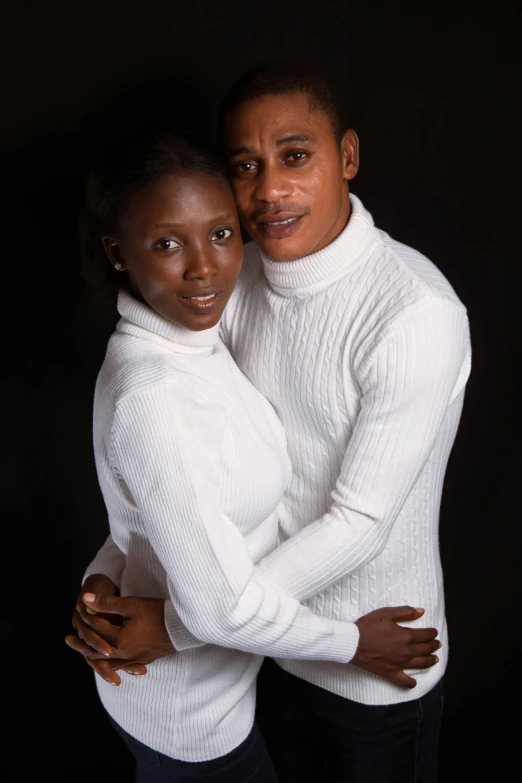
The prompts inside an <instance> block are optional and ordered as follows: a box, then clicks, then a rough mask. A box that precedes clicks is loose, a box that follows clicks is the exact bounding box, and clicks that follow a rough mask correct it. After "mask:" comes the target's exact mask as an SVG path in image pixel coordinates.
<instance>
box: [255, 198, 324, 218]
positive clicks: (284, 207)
mask: <svg viewBox="0 0 522 783" xmlns="http://www.w3.org/2000/svg"><path fill="white" fill-rule="evenodd" d="M279 212H295V213H296V214H298V215H311V214H312V208H311V207H310V206H309V205H308V204H299V205H297V204H286V203H285V202H283V201H281V202H279V203H278V204H270V205H268V204H267V206H266V207H263V208H262V209H256V211H255V212H252V214H251V215H250V220H253V221H254V222H255V221H257V220H258V219H259V218H260V217H265V216H266V215H277V214H278V213H279Z"/></svg>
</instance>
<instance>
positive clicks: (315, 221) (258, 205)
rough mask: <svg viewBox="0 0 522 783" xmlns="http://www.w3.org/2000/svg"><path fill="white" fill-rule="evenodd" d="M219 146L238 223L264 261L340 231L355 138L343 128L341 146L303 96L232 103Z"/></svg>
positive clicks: (300, 252)
mask: <svg viewBox="0 0 522 783" xmlns="http://www.w3.org/2000/svg"><path fill="white" fill-rule="evenodd" d="M224 143H225V153H226V155H227V159H228V162H229V166H230V176H231V184H232V189H233V191H234V196H235V199H236V204H237V208H238V211H239V215H240V217H241V221H242V223H243V226H244V228H245V229H246V230H247V231H248V233H249V234H250V236H251V237H252V239H253V240H254V241H255V242H256V243H257V244H258V245H259V247H260V248H261V250H262V251H263V252H264V253H265V254H266V255H267V256H269V257H270V258H272V259H274V260H275V261H293V260H295V259H296V258H301V257H302V256H306V255H310V253H314V252H316V251H317V250H320V249H321V248H323V247H325V246H326V245H328V244H330V242H332V241H333V240H334V239H335V238H336V237H337V236H338V235H339V234H340V233H341V231H342V230H343V229H344V227H345V226H346V223H347V222H348V218H349V217H350V199H349V195H348V184H347V182H348V180H350V179H352V178H353V177H354V176H355V174H356V173H357V166H358V141H357V136H356V134H355V133H354V132H353V131H347V132H346V133H345V134H344V136H343V139H342V141H341V142H340V143H339V142H338V141H337V139H336V137H335V134H334V130H333V128H332V124H331V122H330V119H329V118H328V117H327V116H326V115H325V114H324V113H323V112H322V111H320V110H313V111H310V106H309V100H308V96H307V95H305V94H304V93H292V94H289V95H265V96H263V97H261V98H254V99H252V100H249V101H247V102H246V103H244V104H241V105H239V106H237V107H236V108H235V109H233V110H232V111H231V112H230V113H229V115H228V117H227V119H226V125H225V138H224Z"/></svg>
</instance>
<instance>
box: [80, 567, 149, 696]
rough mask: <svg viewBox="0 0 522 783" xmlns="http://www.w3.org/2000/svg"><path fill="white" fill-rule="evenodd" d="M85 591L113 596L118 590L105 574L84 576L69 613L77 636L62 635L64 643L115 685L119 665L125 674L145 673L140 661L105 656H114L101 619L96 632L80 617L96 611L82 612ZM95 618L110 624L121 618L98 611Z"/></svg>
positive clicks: (119, 622)
mask: <svg viewBox="0 0 522 783" xmlns="http://www.w3.org/2000/svg"><path fill="white" fill-rule="evenodd" d="M88 591H90V592H96V593H99V594H104V595H108V596H117V595H118V593H119V590H118V588H117V586H116V585H115V584H114V582H113V581H112V580H111V579H109V577H107V576H105V575H103V574H93V575H91V576H89V577H87V579H86V580H85V582H84V583H83V587H82V591H81V593H80V595H79V596H78V599H77V601H76V606H75V608H74V614H73V617H72V624H73V626H74V628H75V629H76V631H77V633H78V636H76V635H74V634H70V635H69V636H67V637H66V639H65V641H66V643H67V644H68V645H69V647H71V648H72V649H73V650H76V651H77V652H79V653H81V654H82V655H83V657H84V658H85V660H86V662H87V663H88V664H89V666H90V667H91V668H92V669H94V671H95V672H96V673H97V674H99V675H100V677H103V678H104V679H105V680H107V682H110V683H111V684H112V685H119V684H120V683H121V679H120V677H119V675H118V674H116V671H117V670H118V669H122V670H123V671H126V672H128V673H129V674H146V673H147V668H146V667H145V666H143V665H141V664H136V663H135V662H134V661H130V660H126V659H120V658H117V657H110V658H109V656H114V650H113V649H112V647H111V646H110V645H109V644H107V641H106V640H105V639H104V637H103V632H104V630H105V629H106V627H107V626H106V624H105V623H103V622H102V623H100V624H99V626H98V630H99V631H100V633H96V631H95V630H93V628H92V626H91V625H90V622H89V621H87V622H85V621H84V617H86V618H88V620H90V619H91V618H90V616H89V615H91V614H92V615H95V614H96V612H95V611H94V610H92V609H86V611H85V615H83V614H82V613H83V611H84V609H85V606H84V603H83V595H84V593H85V592H88ZM81 612H82V613H81ZM98 619H99V620H102V621H103V620H105V621H106V623H108V624H109V625H111V626H114V625H121V623H122V621H123V618H122V617H119V616H118V615H116V614H112V615H105V616H103V615H98Z"/></svg>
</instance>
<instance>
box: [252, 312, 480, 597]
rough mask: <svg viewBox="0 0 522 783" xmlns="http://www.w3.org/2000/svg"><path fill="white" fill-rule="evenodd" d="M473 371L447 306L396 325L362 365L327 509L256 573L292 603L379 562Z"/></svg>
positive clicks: (460, 316) (462, 318)
mask: <svg viewBox="0 0 522 783" xmlns="http://www.w3.org/2000/svg"><path fill="white" fill-rule="evenodd" d="M470 367H471V349H470V342H469V330H468V321H467V316H466V312H465V309H464V308H463V307H462V306H459V305H456V304H453V303H451V302H449V301H446V300H435V301H433V300H432V301H430V302H424V303H422V304H419V305H417V306H416V307H415V308H414V309H410V310H408V311H406V312H403V313H402V314H401V315H400V316H398V317H397V318H396V320H395V321H393V322H392V323H391V324H390V325H389V326H388V327H386V329H385V331H383V333H382V335H381V336H380V337H379V338H378V339H377V340H376V341H375V344H374V347H373V349H372V350H371V351H370V352H368V355H367V356H366V357H365V358H364V360H363V361H362V362H361V365H360V372H359V382H360V385H361V389H362V399H361V407H360V412H359V415H358V418H357V421H356V424H355V427H354V430H353V434H352V437H351V439H350V442H349V444H348V448H347V451H346V454H345V457H344V460H343V463H342V467H341V472H340V475H339V478H338V480H337V482H336V485H335V488H334V490H333V491H332V495H331V506H330V508H329V510H328V512H327V513H325V514H324V516H322V517H321V518H319V519H317V520H316V521H314V522H312V523H311V524H309V525H307V526H306V527H305V528H304V529H303V530H301V531H299V533H297V534H295V535H294V536H292V537H291V538H289V539H288V540H287V541H285V542H284V543H283V544H282V545H281V546H279V547H278V548H277V549H276V550H274V551H273V552H272V553H270V554H269V555H267V557H266V558H264V559H263V560H262V561H261V562H260V563H259V564H258V565H257V567H256V579H260V580H265V579H266V580H270V582H271V583H272V584H277V585H279V587H281V588H283V589H284V590H285V591H286V592H287V593H289V594H290V595H292V596H294V597H295V598H297V599H298V600H300V601H304V600H305V599H307V598H309V597H311V596H313V595H315V594H317V593H320V592H321V591H323V590H325V589H326V588H327V587H329V586H330V585H332V584H334V583H335V582H337V581H339V580H340V579H342V578H343V577H345V576H347V575H348V574H351V573H353V572H354V571H357V570H358V569H359V568H361V567H363V566H364V565H366V564H367V563H368V562H370V561H371V560H373V559H374V558H375V557H377V556H378V555H379V554H380V553H381V552H382V550H383V549H384V547H385V546H386V542H387V540H388V537H389V535H390V532H391V530H392V526H393V523H394V522H395V520H396V518H397V516H398V514H399V512H400V510H401V508H402V506H403V504H404V502H405V500H406V498H407V497H408V495H409V494H410V492H411V491H412V489H413V487H414V485H415V482H416V481H417V479H418V477H419V475H420V473H421V471H422V469H423V467H424V465H425V464H426V462H427V460H428V458H429V456H430V453H431V451H432V449H433V446H434V443H435V440H436V438H437V434H438V432H439V428H440V426H441V423H442V420H443V417H444V415H445V413H446V411H447V410H448V407H449V406H450V405H452V404H453V403H454V402H455V404H459V402H458V401H456V400H457V397H459V396H460V395H461V394H462V392H463V390H464V387H465V384H466V381H467V378H468V375H469V371H470Z"/></svg>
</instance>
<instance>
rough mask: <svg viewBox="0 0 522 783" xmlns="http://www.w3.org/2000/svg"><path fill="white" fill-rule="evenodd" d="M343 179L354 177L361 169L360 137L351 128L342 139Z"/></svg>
mask: <svg viewBox="0 0 522 783" xmlns="http://www.w3.org/2000/svg"><path fill="white" fill-rule="evenodd" d="M341 160H342V166H343V179H347V180H350V179H353V178H354V177H355V175H356V174H357V172H358V171H359V137H358V136H357V134H356V132H355V131H354V130H352V129H351V128H349V129H348V130H347V131H345V133H344V134H343V137H342V139H341Z"/></svg>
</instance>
